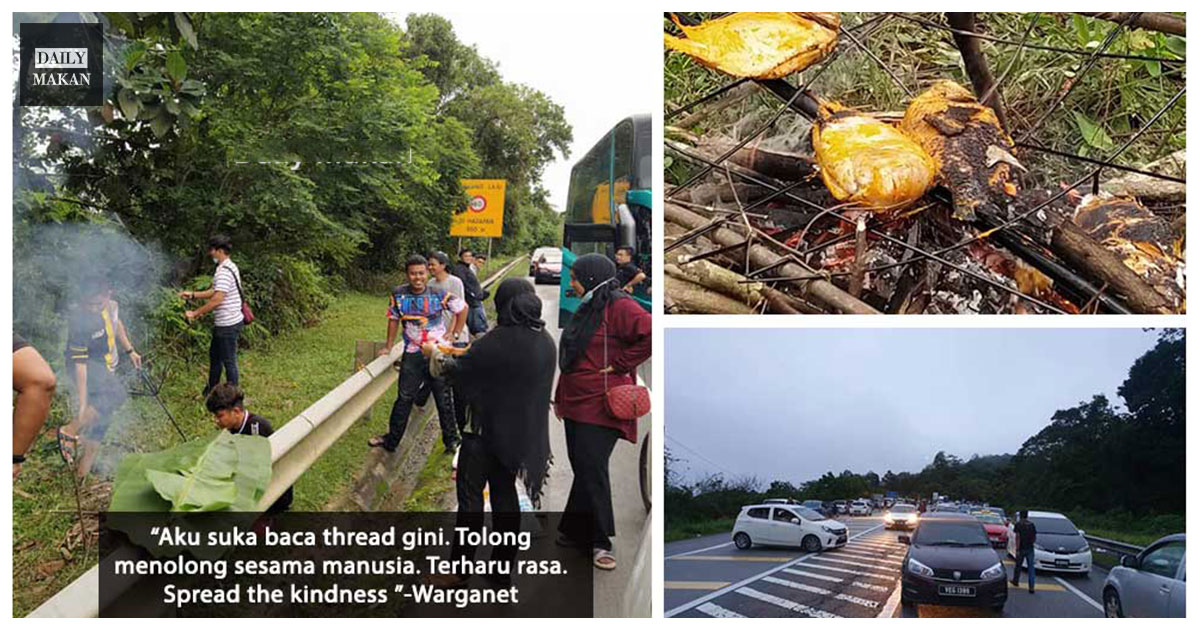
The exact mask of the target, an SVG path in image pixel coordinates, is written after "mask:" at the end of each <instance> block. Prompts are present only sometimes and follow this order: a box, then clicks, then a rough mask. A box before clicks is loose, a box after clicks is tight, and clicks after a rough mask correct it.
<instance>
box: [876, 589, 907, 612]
mask: <svg viewBox="0 0 1200 628" xmlns="http://www.w3.org/2000/svg"><path fill="white" fill-rule="evenodd" d="M903 586H904V583H902V582H897V583H896V590H895V591H892V595H891V597H889V598H888V601H887V603H886V604H884V605H883V610H881V611H879V614H878V615H876V616H875V617H876V619H878V618H880V617H889V618H890V617H895V616H896V607H897V606H899V605H900V589H901V588H902V587H903Z"/></svg>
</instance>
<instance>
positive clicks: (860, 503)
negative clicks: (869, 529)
mask: <svg viewBox="0 0 1200 628" xmlns="http://www.w3.org/2000/svg"><path fill="white" fill-rule="evenodd" d="M847 510H848V511H849V513H850V516H851V517H867V516H869V515H870V514H871V504H870V503H868V502H867V500H865V499H856V500H854V501H852V502H850V506H849V507H848V509H847Z"/></svg>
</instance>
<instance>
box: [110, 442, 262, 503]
mask: <svg viewBox="0 0 1200 628" xmlns="http://www.w3.org/2000/svg"><path fill="white" fill-rule="evenodd" d="M270 480H271V445H270V442H269V441H268V440H267V439H266V438H263V437H261V436H245V435H234V434H230V433H229V432H225V431H221V432H219V433H218V434H217V435H216V436H215V437H213V438H205V439H199V440H195V441H189V442H186V443H183V444H181V445H178V446H175V447H172V448H171V449H167V450H164V451H160V452H155V453H149V454H129V455H127V456H125V458H124V459H123V460H122V461H121V464H120V465H119V466H118V467H117V473H116V481H115V483H114V487H113V496H112V502H111V503H110V505H109V509H110V510H111V511H114V512H167V511H177V512H199V511H213V510H235V511H252V510H255V509H256V507H257V504H258V500H259V498H261V497H262V494H263V492H264V491H265V490H266V488H267V483H268V482H270Z"/></svg>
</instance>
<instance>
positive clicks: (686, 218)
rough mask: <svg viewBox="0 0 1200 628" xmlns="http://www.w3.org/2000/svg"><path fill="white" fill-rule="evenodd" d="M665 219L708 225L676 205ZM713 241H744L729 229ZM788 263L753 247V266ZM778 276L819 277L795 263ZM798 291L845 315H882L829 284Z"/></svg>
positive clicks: (813, 283)
mask: <svg viewBox="0 0 1200 628" xmlns="http://www.w3.org/2000/svg"><path fill="white" fill-rule="evenodd" d="M665 205H666V206H665V209H664V216H665V217H666V220H668V221H670V222H673V223H675V224H677V225H680V226H682V227H686V228H689V229H694V228H696V227H700V226H703V225H704V224H706V223H707V222H708V221H707V220H705V219H704V217H703V216H697V215H696V214H694V213H692V212H691V211H689V210H687V209H685V208H683V207H680V206H679V205H676V204H674V203H666V204H665ZM707 236H708V238H709V239H711V240H712V241H714V242H716V243H718V244H720V245H722V246H730V245H733V244H736V243H738V242H741V241H743V240H745V238H746V236H745V235H744V234H740V233H737V232H736V231H734V230H732V229H729V228H727V227H722V228H719V229H715V230H713V231H711V232H709V233H708V234H707ZM783 259H785V258H784V257H783V256H781V255H779V254H777V253H775V252H774V251H772V250H770V249H768V248H767V247H765V246H763V245H761V244H754V245H752V246H751V247H750V263H751V264H752V265H753V266H755V267H757V268H761V267H763V266H770V265H772V264H775V263H777V262H779V261H781V260H783ZM779 274H781V275H787V276H811V277H820V275H818V274H817V273H816V272H815V271H814V270H812V269H811V268H809V267H808V266H806V265H802V264H800V263H798V262H796V261H794V260H793V261H789V262H787V263H785V264H783V265H782V266H781V267H780V269H779ZM792 285H793V286H794V288H795V289H796V290H798V291H799V292H801V293H802V294H803V296H804V298H806V299H810V300H812V301H814V302H816V303H820V304H821V305H824V306H827V307H829V308H830V309H833V310H836V311H838V312H841V313H844V314H879V311H878V310H876V309H875V308H873V307H871V306H870V305H867V304H866V303H863V302H862V301H860V300H859V299H856V298H854V297H852V296H850V295H849V294H846V291H844V290H842V289H841V288H839V287H837V286H835V285H833V284H832V283H831V282H829V281H828V280H826V279H824V278H821V279H812V280H809V281H804V282H798V283H793V284H792Z"/></svg>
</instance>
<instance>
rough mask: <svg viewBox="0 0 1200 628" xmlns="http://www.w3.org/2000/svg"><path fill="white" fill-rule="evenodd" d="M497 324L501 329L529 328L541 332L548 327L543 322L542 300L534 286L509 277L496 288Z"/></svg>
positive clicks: (522, 280)
mask: <svg viewBox="0 0 1200 628" xmlns="http://www.w3.org/2000/svg"><path fill="white" fill-rule="evenodd" d="M496 324H497V325H499V326H501V327H514V326H515V327H528V328H530V329H532V330H534V331H540V330H541V329H542V328H544V327H545V326H546V321H543V320H542V300H541V299H539V298H538V296H537V292H536V291H535V290H534V289H533V284H531V283H529V282H528V281H525V280H524V279H519V278H517V277H509V278H508V279H505V280H504V281H502V282H501V283H500V287H499V288H496Z"/></svg>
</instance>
